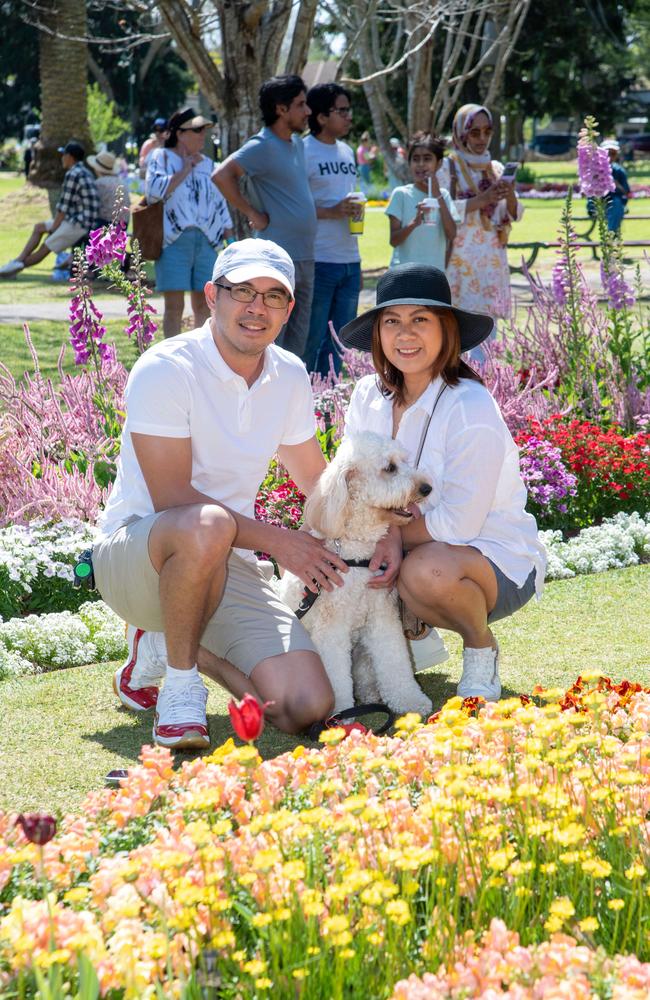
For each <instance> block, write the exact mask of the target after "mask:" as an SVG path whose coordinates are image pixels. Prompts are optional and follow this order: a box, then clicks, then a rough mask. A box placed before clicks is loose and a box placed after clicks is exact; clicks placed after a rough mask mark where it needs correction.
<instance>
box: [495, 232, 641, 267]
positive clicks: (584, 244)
mask: <svg viewBox="0 0 650 1000" xmlns="http://www.w3.org/2000/svg"><path fill="white" fill-rule="evenodd" d="M562 245H563V244H562V243H560V242H559V240H554V241H552V242H547V241H545V240H538V241H535V242H528V243H513V242H510V243H508V250H521V251H522V254H521V256H522V258H524V259H523V260H522V262H521V263H520V264H510V273H511V274H523V270H524V267H526V268H531V267H532V266H533V264H534V263H535V261H536V260H537V254H538V253H539V251H540V250H559V249H560V247H561V246H562ZM572 245H573V246H574V247H575V248H576V249H578V250H584V249H588V250H591V252H592V254H593V257H594V260H598V251H599V250H600V243H599V242H596V241H594V240H579V241H578V242H577V243H573V244H572ZM621 246H622V247H625V248H626V249H627V248H630V249H632V248H634V247H644V248H645V247H650V240H621ZM526 250H527V251H528V256H527V257H526V255H525V253H524V252H523V251H526Z"/></svg>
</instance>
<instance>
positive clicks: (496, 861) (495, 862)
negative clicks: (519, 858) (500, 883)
mask: <svg viewBox="0 0 650 1000" xmlns="http://www.w3.org/2000/svg"><path fill="white" fill-rule="evenodd" d="M514 856H515V851H514V848H512V847H510V846H508V847H504V848H503V849H502V850H500V851H495V852H494V853H493V854H491V855H490V857H489V858H488V862H487V863H488V868H491V869H492V871H493V872H502V871H505V869H506V868H507V867H508V865H509V863H510V862H511V861H512V859H513V858H514Z"/></svg>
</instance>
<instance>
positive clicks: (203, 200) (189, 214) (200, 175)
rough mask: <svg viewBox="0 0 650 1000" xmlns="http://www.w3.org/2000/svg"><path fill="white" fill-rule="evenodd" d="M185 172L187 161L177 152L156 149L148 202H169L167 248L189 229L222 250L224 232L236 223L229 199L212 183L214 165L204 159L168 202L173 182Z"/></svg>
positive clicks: (149, 173)
mask: <svg viewBox="0 0 650 1000" xmlns="http://www.w3.org/2000/svg"><path fill="white" fill-rule="evenodd" d="M182 169H183V159H182V157H180V156H179V155H178V153H175V152H174V150H173V149H156V150H154V152H153V153H152V154H151V156H150V157H149V159H148V161H147V179H146V182H145V196H146V198H147V201H148V202H154V201H164V202H165V214H164V222H163V248H164V247H167V246H169V245H170V244H171V243H173V242H174V240H176V239H177V238H178V237H179V236H180V235H181V233H182V232H183V231H184V230H185V229H189V228H190V227H191V226H196V228H197V229H200V230H201V232H202V233H204V235H205V237H206V239H207V240H208V242H209V243H210V245H211V246H213V247H214V249H215V250H218V249H220V247H221V244H222V242H223V233H224V230H225V229H230V228H232V219H231V218H230V212H229V211H228V205H227V204H226V201H225V199H224V198H223V196H222V195H221V193H220V192H219V190H218V189H217V188H216V187H215V185H214V184H213V183H212V180H211V177H212V173H213V170H214V164H213V163H212V161H211V160H209V159H208V157H207V156H203V157H201V161H200V162H199V163H198V164H197V165H196V166H195V167H193V168H192V170H191V171H190V172H189V174H188V175H187V177H186V178H185V180H184V181H182V182H181V183H180V184H179V185H178V187H177V188H176V189H175V190H174V191H172V193H171V195H170V196H169V197H168V198H167V197H166V196H165V195H166V191H167V188H168V187H169V182H170V181H171V179H172V177H173V176H174V174H175V173H178V171H179V170H182Z"/></svg>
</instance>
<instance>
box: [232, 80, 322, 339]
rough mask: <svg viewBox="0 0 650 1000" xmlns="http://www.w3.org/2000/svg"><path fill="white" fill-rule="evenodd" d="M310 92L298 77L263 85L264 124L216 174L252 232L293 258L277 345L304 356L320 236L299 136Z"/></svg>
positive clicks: (303, 123)
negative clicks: (291, 287)
mask: <svg viewBox="0 0 650 1000" xmlns="http://www.w3.org/2000/svg"><path fill="white" fill-rule="evenodd" d="M306 94H307V88H306V86H305V84H304V82H303V80H302V79H301V78H300V77H299V76H291V75H287V76H274V77H271V79H270V80H267V81H266V82H265V83H263V84H262V86H261V87H260V94H259V101H260V110H261V112H262V120H263V121H264V127H263V128H262V129H261V130H260V131H259V132H258V133H257V134H256V135H254V136H252V138H250V139H249V140H248V141H247V142H245V143H244V145H243V146H242V147H241V149H238V150H237V151H236V152H235V153H232V154H231V155H230V156H229V157H228V159H227V160H225V161H224V162H223V163H222V164H221V165H220V166H218V167H217V168H216V170H215V172H214V174H213V180H214V182H215V184H216V185H217V187H218V188H219V189H220V191H221V192H222V194H223V195H224V197H225V198H226V200H227V201H228V202H230V204H231V205H234V207H235V208H237V209H239V211H240V212H242V213H243V214H244V215H245V216H246V218H247V219H248V221H249V223H250V225H251V227H252V229H253V235H254V236H261V235H263V236H264V239H267V240H273V242H275V243H277V244H279V246H281V247H283V249H284V250H286V251H287V253H288V254H289V256H290V257H291V259H292V260H293V263H294V266H295V271H296V286H295V293H294V294H295V306H294V309H293V312H292V313H291V316H290V317H289V321H288V323H287V325H286V326H285V328H284V330H283V331H282V333H281V334H280V336H279V337H278V339H277V341H276V343H277V344H278V345H279V346H280V347H284V348H285V349H286V350H288V351H293V353H294V354H297V355H298V357H300V358H302V357H303V354H304V349H305V345H306V343H307V333H308V331H309V317H310V313H311V300H312V293H313V288H314V237H315V234H316V209H315V208H314V200H313V198H312V195H311V190H310V188H309V183H308V181H307V172H306V170H305V154H304V150H303V145H302V140H301V138H300V135H301V134H302V132H304V130H305V128H306V125H307V119H308V117H309V107H308V105H307V100H306ZM242 181H245V193H244V191H242V190H241V188H240V183H242Z"/></svg>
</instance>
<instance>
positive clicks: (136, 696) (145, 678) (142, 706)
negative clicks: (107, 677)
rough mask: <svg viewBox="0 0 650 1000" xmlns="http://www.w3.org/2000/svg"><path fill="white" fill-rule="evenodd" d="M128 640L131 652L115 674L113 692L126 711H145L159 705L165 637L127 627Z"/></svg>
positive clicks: (165, 655) (159, 633) (164, 662)
mask: <svg viewBox="0 0 650 1000" xmlns="http://www.w3.org/2000/svg"><path fill="white" fill-rule="evenodd" d="M126 639H127V643H128V647H129V653H128V656H127V658H126V662H125V663H123V664H122V666H121V667H119V668H118V669H117V670H116V671H115V676H114V677H113V690H114V691H115V694H116V695H117V697H118V698H119V699H120V701H121V702H122V704H123V705H125V706H126V707H127V708H131V709H133V711H135V712H144V711H146V709H148V708H153V707H154V705H155V704H156V702H157V700H158V684H159V683H160V681H161V680H162V679H163V677H164V676H165V671H166V670H167V648H166V645H165V636H164V635H163V633H162V632H145V631H144V630H143V629H141V628H135V627H134V626H133V625H127V629H126Z"/></svg>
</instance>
